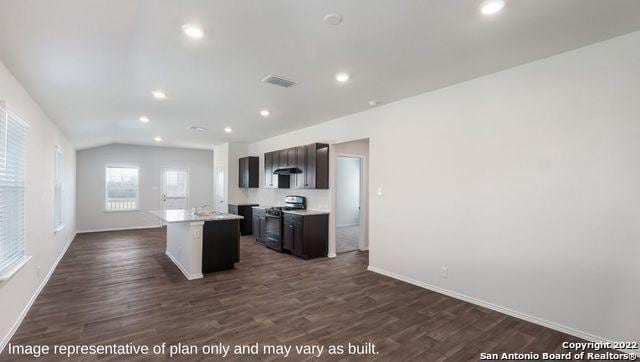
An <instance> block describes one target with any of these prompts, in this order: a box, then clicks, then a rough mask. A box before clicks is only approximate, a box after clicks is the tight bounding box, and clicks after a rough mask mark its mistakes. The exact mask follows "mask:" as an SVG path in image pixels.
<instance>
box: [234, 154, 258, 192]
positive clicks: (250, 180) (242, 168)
mask: <svg viewBox="0 0 640 362" xmlns="http://www.w3.org/2000/svg"><path fill="white" fill-rule="evenodd" d="M238 162H239V167H238V170H239V171H238V187H239V188H257V187H260V176H259V174H260V170H259V168H260V158H259V157H255V156H249V157H242V158H241V159H239V160H238Z"/></svg>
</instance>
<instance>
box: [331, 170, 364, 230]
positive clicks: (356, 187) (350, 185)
mask: <svg viewBox="0 0 640 362" xmlns="http://www.w3.org/2000/svg"><path fill="white" fill-rule="evenodd" d="M336 198H337V199H336V226H348V225H358V224H359V223H360V159H359V158H355V157H338V160H337V165H336Z"/></svg>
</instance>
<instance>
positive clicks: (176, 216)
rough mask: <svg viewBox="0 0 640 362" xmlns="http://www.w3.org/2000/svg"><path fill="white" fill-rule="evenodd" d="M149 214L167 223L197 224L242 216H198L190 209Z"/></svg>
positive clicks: (204, 214) (154, 211) (215, 214)
mask: <svg viewBox="0 0 640 362" xmlns="http://www.w3.org/2000/svg"><path fill="white" fill-rule="evenodd" d="M149 212H150V213H151V214H153V215H155V216H157V217H159V218H161V219H162V220H164V221H166V222H168V223H174V222H198V221H222V220H241V219H244V217H243V216H240V215H234V214H227V213H224V212H218V211H206V212H203V213H200V214H194V213H192V212H191V210H190V209H180V210H152V211H149Z"/></svg>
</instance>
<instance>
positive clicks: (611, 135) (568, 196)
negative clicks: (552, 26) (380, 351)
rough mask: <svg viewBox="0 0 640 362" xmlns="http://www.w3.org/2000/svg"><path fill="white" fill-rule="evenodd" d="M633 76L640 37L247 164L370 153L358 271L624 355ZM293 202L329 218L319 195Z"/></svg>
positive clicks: (283, 142) (636, 110)
mask: <svg viewBox="0 0 640 362" xmlns="http://www.w3.org/2000/svg"><path fill="white" fill-rule="evenodd" d="M638 69H640V32H636V33H632V34H629V35H626V36H623V37H619V38H615V39H612V40H609V41H606V42H603V43H599V44H595V45H592V46H589V47H585V48H582V49H578V50H575V51H571V52H568V53H565V54H561V55H557V56H554V57H550V58H547V59H543V60H540V61H536V62H533V63H530V64H526V65H523V66H519V67H515V68H512V69H509V70H506V71H503V72H499V73H496V74H492V75H489V76H485V77H482V78H479V79H475V80H472V81H469V82H465V83H461V84H458V85H455V86H451V87H448V88H444V89H441V90H438V91H435V92H430V93H426V94H422V95H419V96H416V97H413V98H409V99H405V100H402V101H398V102H395V103H391V104H388V105H386V106H382V107H378V108H374V109H371V110H368V111H366V112H362V113H358V114H354V115H350V116H347V117H343V118H339V119H336V120H333V121H329V122H326V123H323V124H319V125H316V126H313V127H309V128H305V129H302V130H299V131H295V132H292V133H288V134H284V135H281V136H278V137H275V138H271V139H267V140H264V141H261V142H258V143H255V144H251V145H249V152H250V153H251V154H260V155H262V153H264V152H267V151H271V150H275V149H280V148H283V147H287V146H294V145H298V144H305V143H311V142H317V141H322V142H327V143H339V142H344V141H348V140H355V139H361V138H369V141H370V184H371V189H370V191H369V197H370V221H371V223H370V228H369V231H370V265H371V267H372V268H373V269H375V270H378V271H383V272H387V273H393V274H394V275H395V276H396V277H401V278H405V279H410V280H412V281H413V282H415V283H419V284H421V285H423V286H428V287H431V288H434V289H437V288H439V290H444V291H449V292H452V293H456V295H458V296H462V297H464V296H466V297H470V298H474V300H475V301H476V302H478V303H483V302H487V303H491V304H492V305H493V307H494V308H499V307H503V308H507V309H508V310H511V311H514V312H512V313H513V314H518V313H520V314H519V315H521V316H530V317H531V319H535V320H536V321H537V322H538V323H545V322H544V321H549V322H550V323H547V325H553V326H555V327H556V328H561V329H562V328H564V330H567V331H571V332H572V333H574V334H579V335H581V336H583V337H590V338H595V337H594V336H596V337H603V338H607V339H610V340H636V341H637V340H640V324H638V323H636V321H638V320H640V309H638V308H637V306H638V305H640V289H638V288H637V287H636V286H637V285H640V263H639V262H638V255H640V242H638V240H640V192H638V190H639V185H640V142H638V140H639V139H640V122H639V121H638V120H639V118H638V117H639V115H640V102H639V101H638V95H640V81H639V76H638ZM261 163H262V162H261ZM261 176H262V175H261ZM263 183H264V180H263V178H261V185H262V184H263ZM378 188H381V190H382V196H377V189H378ZM271 191H272V190H265V189H259V190H252V192H250V198H253V199H254V200H263V199H268V198H269V197H273V196H272V195H274V194H275V193H273V192H271ZM310 191H313V190H310ZM267 192H268V193H267ZM305 196H308V197H309V202H310V204H312V205H314V206H315V205H321V204H325V205H328V204H330V203H331V201H330V195H329V192H328V191H320V190H315V192H308V193H305ZM442 266H446V267H448V269H449V277H448V278H447V279H443V278H441V277H440V268H441V267H442ZM498 306H499V307H498Z"/></svg>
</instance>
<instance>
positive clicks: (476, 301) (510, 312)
mask: <svg viewBox="0 0 640 362" xmlns="http://www.w3.org/2000/svg"><path fill="white" fill-rule="evenodd" d="M367 269H368V270H370V271H372V272H375V273H378V274H382V275H385V276H388V277H390V278H393V279H398V280H401V281H403V282H406V283H409V284H413V285H415V286H418V287H421V288H424V289H428V290H431V291H433V292H436V293H440V294H444V295H446V296H449V297H451V298H455V299H459V300H463V301H465V302H469V303H471V304H475V305H478V306H481V307H484V308H487V309H491V310H494V311H496V312H500V313H503V314H506V315H509V316H512V317H515V318H518V319H522V320H525V321H527V322H531V323H533V324H537V325H540V326H543V327H547V328H550V329H553V330H556V331H558V332H562V333H566V334H569V335H572V336H574V337H578V338H582V339H584V340H587V341H590V342H611V341H610V340H608V339H606V338H602V337H598V336H595V335H593V334H591V333H587V332H583V331H581V330H578V329H575V328H571V327H567V326H564V325H561V324H558V323H555V322H551V321H548V320H545V319H542V318H538V317H534V316H531V315H528V314H524V313H521V312H518V311H515V310H512V309H509V308H505V307H502V306H499V305H496V304H493V303H489V302H486V301H484V300H480V299H476V298H473V297H470V296H468V295H464V294H460V293H457V292H453V291H450V290H447V289H443V288H440V287H436V286H435V285H431V284H427V283H424V282H421V281H419V280H415V279H413V278H409V277H406V276H404V275H400V274H396V273H393V272H390V271H387V270H384V269H381V268H378V267H375V266H371V265H369V266H368V267H367ZM620 352H624V353H628V354H631V353H637V351H630V350H621V351H620Z"/></svg>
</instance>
